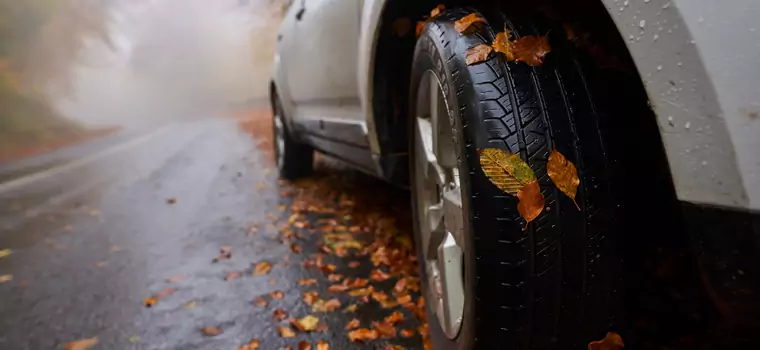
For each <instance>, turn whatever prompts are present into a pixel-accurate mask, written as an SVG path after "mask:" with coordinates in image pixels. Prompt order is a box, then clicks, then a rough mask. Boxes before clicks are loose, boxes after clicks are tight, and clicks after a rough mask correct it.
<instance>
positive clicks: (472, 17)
mask: <svg viewBox="0 0 760 350" xmlns="http://www.w3.org/2000/svg"><path fill="white" fill-rule="evenodd" d="M478 22H485V20H484V19H483V17H480V16H478V14H477V13H471V14H469V15H467V16H464V17H462V18H460V19H458V20H456V22H454V29H456V31H457V32H458V33H462V32H464V31H466V30H467V29H469V28H470V26H472V25H473V24H475V23H478Z"/></svg>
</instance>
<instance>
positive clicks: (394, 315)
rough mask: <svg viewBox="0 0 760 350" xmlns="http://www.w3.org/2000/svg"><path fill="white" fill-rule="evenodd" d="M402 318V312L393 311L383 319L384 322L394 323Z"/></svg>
mask: <svg viewBox="0 0 760 350" xmlns="http://www.w3.org/2000/svg"><path fill="white" fill-rule="evenodd" d="M403 320H404V314H402V313H401V312H400V311H395V312H393V313H392V314H390V315H389V316H388V317H386V318H385V319H384V321H385V322H386V323H390V324H396V323H399V322H401V321H403Z"/></svg>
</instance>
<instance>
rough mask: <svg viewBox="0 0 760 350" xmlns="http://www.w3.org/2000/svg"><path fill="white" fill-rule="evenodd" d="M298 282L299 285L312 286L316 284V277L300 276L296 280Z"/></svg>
mask: <svg viewBox="0 0 760 350" xmlns="http://www.w3.org/2000/svg"><path fill="white" fill-rule="evenodd" d="M298 284H299V285H301V286H312V285H315V284H317V279H316V278H301V279H300V280H298Z"/></svg>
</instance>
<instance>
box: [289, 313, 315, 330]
mask: <svg viewBox="0 0 760 350" xmlns="http://www.w3.org/2000/svg"><path fill="white" fill-rule="evenodd" d="M291 323H292V324H293V326H294V327H296V328H297V329H298V330H299V331H301V332H311V331H315V330H317V326H319V318H317V317H316V316H313V315H306V316H305V317H303V318H300V319H297V320H295V319H293V320H291Z"/></svg>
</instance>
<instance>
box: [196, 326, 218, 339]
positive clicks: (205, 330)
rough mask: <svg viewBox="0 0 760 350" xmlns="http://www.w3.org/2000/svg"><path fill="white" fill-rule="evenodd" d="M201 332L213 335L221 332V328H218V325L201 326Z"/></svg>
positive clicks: (208, 335) (209, 335)
mask: <svg viewBox="0 0 760 350" xmlns="http://www.w3.org/2000/svg"><path fill="white" fill-rule="evenodd" d="M201 332H202V333H203V335H205V336H207V337H215V336H217V335H219V334H222V330H221V329H219V327H215V326H208V327H203V328H201Z"/></svg>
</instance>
